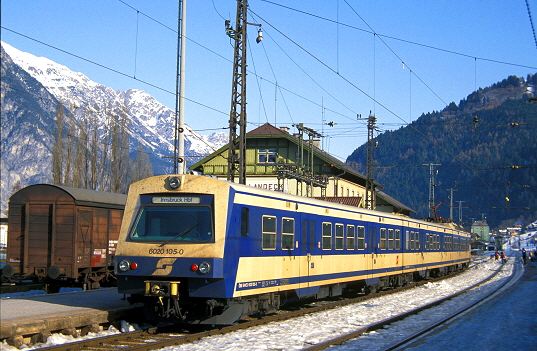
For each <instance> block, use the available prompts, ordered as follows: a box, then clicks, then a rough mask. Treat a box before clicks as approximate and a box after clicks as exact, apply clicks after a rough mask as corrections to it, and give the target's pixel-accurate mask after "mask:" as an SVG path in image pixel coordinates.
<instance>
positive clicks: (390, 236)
mask: <svg viewBox="0 0 537 351" xmlns="http://www.w3.org/2000/svg"><path fill="white" fill-rule="evenodd" d="M394 244H395V238H394V236H393V229H388V250H393V248H394V246H395V245H394Z"/></svg>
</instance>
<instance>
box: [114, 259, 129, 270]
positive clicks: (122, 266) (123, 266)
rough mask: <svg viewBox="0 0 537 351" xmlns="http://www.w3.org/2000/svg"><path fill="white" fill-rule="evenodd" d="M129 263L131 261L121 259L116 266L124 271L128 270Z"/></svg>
mask: <svg viewBox="0 0 537 351" xmlns="http://www.w3.org/2000/svg"><path fill="white" fill-rule="evenodd" d="M130 265H131V263H130V262H129V261H128V260H121V261H120V262H119V265H118V266H117V268H119V270H120V271H121V272H126V271H128V270H129V267H130Z"/></svg>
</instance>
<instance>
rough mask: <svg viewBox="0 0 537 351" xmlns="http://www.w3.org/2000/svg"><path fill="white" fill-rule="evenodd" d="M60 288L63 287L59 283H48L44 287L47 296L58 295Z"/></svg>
mask: <svg viewBox="0 0 537 351" xmlns="http://www.w3.org/2000/svg"><path fill="white" fill-rule="evenodd" d="M60 288H61V285H60V284H58V283H46V284H45V285H44V286H43V290H45V292H46V293H47V294H57V293H59V292H60Z"/></svg>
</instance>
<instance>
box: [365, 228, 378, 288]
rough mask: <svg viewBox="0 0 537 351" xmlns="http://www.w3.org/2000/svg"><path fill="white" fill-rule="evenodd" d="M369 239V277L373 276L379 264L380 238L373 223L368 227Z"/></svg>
mask: <svg viewBox="0 0 537 351" xmlns="http://www.w3.org/2000/svg"><path fill="white" fill-rule="evenodd" d="M367 240H368V244H367V246H368V248H369V250H368V252H369V254H370V259H369V260H367V271H368V272H369V274H368V276H367V278H372V277H373V273H374V271H375V267H376V264H377V257H376V256H377V254H378V251H377V250H378V239H377V228H375V227H374V226H373V225H369V227H368V228H367Z"/></svg>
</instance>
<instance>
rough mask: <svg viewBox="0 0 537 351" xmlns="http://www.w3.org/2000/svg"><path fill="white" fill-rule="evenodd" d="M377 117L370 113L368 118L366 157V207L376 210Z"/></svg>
mask: <svg viewBox="0 0 537 351" xmlns="http://www.w3.org/2000/svg"><path fill="white" fill-rule="evenodd" d="M376 122H377V117H375V116H374V115H372V114H371V113H370V114H369V118H368V120H367V159H366V181H365V207H366V208H368V209H370V210H374V209H375V207H376V198H375V145H374V144H373V143H374V141H373V139H374V135H373V132H374V131H375V123H376Z"/></svg>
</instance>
